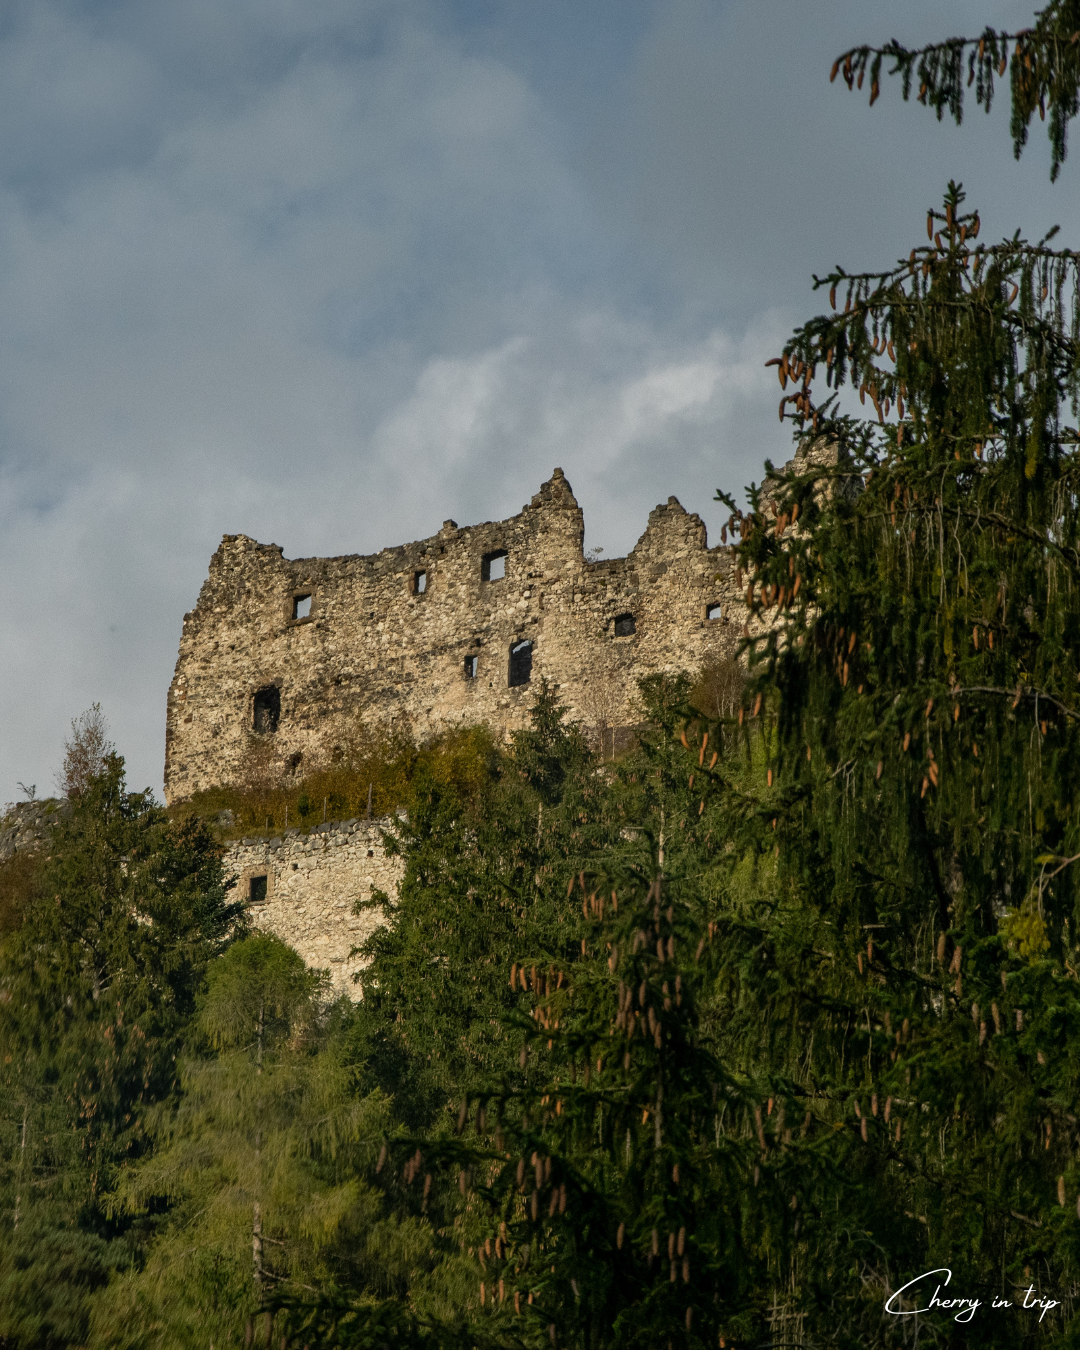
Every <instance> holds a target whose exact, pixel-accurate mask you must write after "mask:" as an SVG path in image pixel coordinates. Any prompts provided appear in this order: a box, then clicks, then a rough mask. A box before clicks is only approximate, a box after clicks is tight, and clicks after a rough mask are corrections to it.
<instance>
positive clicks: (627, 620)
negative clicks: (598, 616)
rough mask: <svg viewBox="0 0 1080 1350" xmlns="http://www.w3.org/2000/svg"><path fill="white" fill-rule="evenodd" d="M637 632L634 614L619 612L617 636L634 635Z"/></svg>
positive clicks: (616, 617) (616, 628)
mask: <svg viewBox="0 0 1080 1350" xmlns="http://www.w3.org/2000/svg"><path fill="white" fill-rule="evenodd" d="M636 632H637V624H635V623H634V616H633V615H632V614H617V615H616V616H615V636H616V637H633V635H634V634H635V633H636Z"/></svg>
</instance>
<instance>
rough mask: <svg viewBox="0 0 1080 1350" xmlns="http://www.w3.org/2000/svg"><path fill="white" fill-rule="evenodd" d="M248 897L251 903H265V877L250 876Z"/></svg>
mask: <svg viewBox="0 0 1080 1350" xmlns="http://www.w3.org/2000/svg"><path fill="white" fill-rule="evenodd" d="M248 899H249V900H250V901H251V903H252V904H253V905H265V904H266V877H252V878H251V881H250V882H249V884H248Z"/></svg>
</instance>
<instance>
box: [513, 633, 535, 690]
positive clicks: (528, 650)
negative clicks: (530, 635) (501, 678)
mask: <svg viewBox="0 0 1080 1350" xmlns="http://www.w3.org/2000/svg"><path fill="white" fill-rule="evenodd" d="M532 659H533V645H532V643H531V642H515V643H514V644H513V645H512V646H511V648H510V677H509V681H508V682H509V685H510V688H511V689H513V688H515V687H516V686H517V685H520V684H528V683H529V681H530V680H531V679H532Z"/></svg>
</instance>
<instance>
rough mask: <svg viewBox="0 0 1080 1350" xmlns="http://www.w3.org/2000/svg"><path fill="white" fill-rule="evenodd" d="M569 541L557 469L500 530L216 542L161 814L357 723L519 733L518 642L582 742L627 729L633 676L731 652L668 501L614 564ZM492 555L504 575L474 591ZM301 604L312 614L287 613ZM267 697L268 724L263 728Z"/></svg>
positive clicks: (195, 623) (694, 531)
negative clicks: (351, 548) (334, 540)
mask: <svg viewBox="0 0 1080 1350" xmlns="http://www.w3.org/2000/svg"><path fill="white" fill-rule="evenodd" d="M583 538H584V525H583V521H582V513H581V509H580V507H579V506H578V504H577V502H576V500H575V498H574V495H573V492H572V491H571V489H570V485H569V483H568V482H567V481H566V479H565V477H564V476H563V473H562V470H561V469H556V470H555V472H554V475H553V476H552V477H551V479H549V480H548V482H546V483H545V484H544V485H543V486H542V487H541V489H540V491H539V493H537V495H536V496H535V497H534V498H533V499H532V501H531V502H530V503H529V504H528V505H527V506H525V507H524V508H523V509H522V511H521V513H520V514H519V515H516V516H513V517H511V518H510V519H509V520H502V521H489V522H486V523H484V524H481V525H473V526H467V527H464V528H459V527H458V526H457V525H456V524H455V522H454V521H447V522H446V523H445V524H444V525H443V528H442V529H441V530H440V531H439V533H438V534H436V535H433V536H432V537H431V538H429V539H423V540H420V541H419V542H417V543H414V544H405V545H402V546H400V547H397V548H388V549H384V550H383V551H382V552H381V553H377V554H374V555H370V556H356V555H353V556H345V557H338V558H299V559H288V558H285V557H284V556H283V554H282V550H281V548H280V547H279V546H278V545H276V544H259V543H256V542H255V540H253V539H249V538H247V537H246V536H245V535H226V536H225V538H224V539H223V540H222V542H221V546H220V547H219V548H218V550H217V552H216V553H215V554H214V556H213V558H212V559H211V562H210V572H209V576H208V577H207V579H206V582H205V584H204V585H203V588H202V592H201V594H200V596H199V600H198V603H197V605H196V606H195V608H194V609H193V610H192V611H191V612H190V613H189V614H187V615H185V618H184V630H183V637H182V639H181V643H180V653H179V657H178V659H177V662H176V671H175V675H174V678H173V681H172V685H171V687H170V689H169V697H168V711H167V722H166V750H165V794H166V798H167V799H168V800H169V801H177V800H182V799H184V798H186V797H189V796H191V795H192V794H193V793H195V792H198V791H200V790H201V789H205V788H209V787H213V786H217V785H220V784H222V783H228V782H230V781H234V780H236V779H237V778H238V777H239V776H241V774H242V772H243V766H244V762H245V759H246V758H247V756H248V755H249V754H250V752H251V749H252V747H253V746H254V745H259V744H261V745H263V746H269V747H270V748H271V751H272V757H273V759H274V761H275V762H277V763H278V764H279V765H280V766H281V768H282V769H283V770H284V769H286V768H287V767H288V766H289V765H292V766H293V767H294V768H295V767H296V766H298V765H302V764H303V763H304V762H305V761H306V762H308V763H311V762H312V760H313V759H318V758H319V757H320V756H322V755H325V754H326V753H328V752H331V751H332V747H333V745H334V743H335V741H336V740H338V739H339V738H340V739H345V738H346V737H347V735H348V732H349V729H350V728H351V727H355V726H356V725H357V723H358V722H360V721H361V720H363V721H364V722H366V723H367V724H368V725H372V726H375V725H383V726H387V725H394V726H398V727H405V728H407V729H408V730H409V731H410V732H411V734H413V735H414V736H417V737H425V736H427V735H430V734H432V733H433V732H436V731H439V730H442V729H445V728H447V727H452V726H455V725H466V724H472V723H478V722H487V723H488V724H489V725H491V726H492V727H494V728H495V729H496V730H500V731H502V732H504V733H505V732H508V731H510V730H512V729H514V728H516V727H519V726H522V725H524V724H525V722H526V720H527V716H528V709H529V708H530V706H531V704H532V702H533V697H534V690H533V689H531V688H530V686H529V684H527V683H526V684H521V685H518V686H516V687H515V686H513V685H512V683H511V679H510V675H511V671H510V652H511V647H512V646H513V645H515V644H517V643H520V642H522V641H530V642H531V643H532V644H533V645H532V672H531V680H532V683H534V684H535V682H536V681H537V680H538V679H540V678H541V677H546V678H547V679H548V680H549V681H551V682H552V683H554V684H556V685H557V686H558V688H559V694H560V697H561V699H562V701H563V702H564V703H565V704H566V705H567V706H568V708H569V711H570V715H571V717H573V718H575V719H579V720H580V721H582V722H583V723H585V724H586V725H590V726H595V725H597V724H606V725H608V726H620V725H622V726H628V725H632V724H633V723H634V722H635V721H636V720H637V716H636V713H635V708H634V700H635V696H636V693H637V683H638V681H639V680H640V679H641V678H642V677H643V676H645V675H648V674H652V673H655V672H660V671H676V670H691V671H692V670H695V669H697V668H699V667H700V666H702V665H703V664H704V663H705V662H706V661H707V660H708V659H709V658H710V657H712V656H714V655H716V654H718V653H720V652H722V651H724V650H728V649H730V648H731V647H732V646H733V645H734V642H735V639H736V636H737V634H738V633H739V632H740V630H741V628H742V625H743V623H744V621H745V617H746V616H745V609H744V607H743V604H742V597H741V596H740V595H738V594H737V593H736V591H735V582H734V577H733V564H732V561H731V553H730V550H729V549H727V548H722V547H721V548H709V547H708V542H707V539H706V532H705V526H704V524H703V523H702V521H701V519H700V517H699V516H697V515H692V514H689V513H688V512H687V511H685V510H684V508H683V507H682V506H681V505H680V504H679V502H678V501H677V500H676V499H675V498H674V497H669V498H668V501H667V503H666V504H664V505H662V506H658V507H656V509H655V510H654V511H652V512H651V513H650V515H649V520H648V525H647V527H646V530H645V533H644V534H643V535H642V536H641V538H640V539H639V540H638V542H637V544H636V545H635V547H634V549H633V550H632V551H631V553H630V554H629V555H628V556H627V557H625V558H613V559H607V560H605V561H603V562H590V561H587V560H586V558H585V557H584V555H583V552H582V541H583ZM498 553H504V554H505V559H504V567H505V576H504V577H503V578H502V579H501V580H488V579H486V578H487V573H488V565H487V562H486V560H487V559H489V558H490V557H491V555H493V554H498ZM421 574H422V575H423V584H422V589H421V584H420V583H419V582H418V578H419V577H420V576H421ZM304 596H310V597H311V605H310V613H309V614H308V615H306V616H303V617H294V607H295V605H296V602H297V601H298V599H300V598H301V597H304ZM717 605H719V606H720V610H719V617H713V618H710V617H708V615H709V614H710V612H712V613H714V614H715V613H716V611H715V609H714V607H715V606H717ZM620 616H630V617H631V618H632V623H633V629H634V631H633V632H632V633H631V634H629V635H625V636H622V635H620V636H617V635H616V620H617V619H618V618H620ZM624 626H625V624H624ZM466 658H468V659H469V662H470V669H471V668H472V662H473V660H474V659H475V676H474V677H472V678H469V677H468V676H467V674H466ZM267 691H270V693H269V695H268V694H267ZM268 696H269V698H270V700H271V702H272V703H274V704H275V705H276V707H277V708H279V709H280V713H279V718H278V721H277V726H276V729H274V730H273V731H269V730H263V731H262V732H259V731H257V730H256V726H257V719H258V717H259V706H260V700H261V702H262V703H264V704H265V702H266V700H267V697H268ZM263 725H264V727H265V723H264V724H263Z"/></svg>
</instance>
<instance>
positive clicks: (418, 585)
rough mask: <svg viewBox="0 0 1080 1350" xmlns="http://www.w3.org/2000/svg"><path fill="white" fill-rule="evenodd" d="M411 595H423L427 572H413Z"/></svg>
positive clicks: (425, 587)
mask: <svg viewBox="0 0 1080 1350" xmlns="http://www.w3.org/2000/svg"><path fill="white" fill-rule="evenodd" d="M412 589H413V595H423V594H424V592H425V591H426V590H427V573H426V572H414V573H413V583H412Z"/></svg>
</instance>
